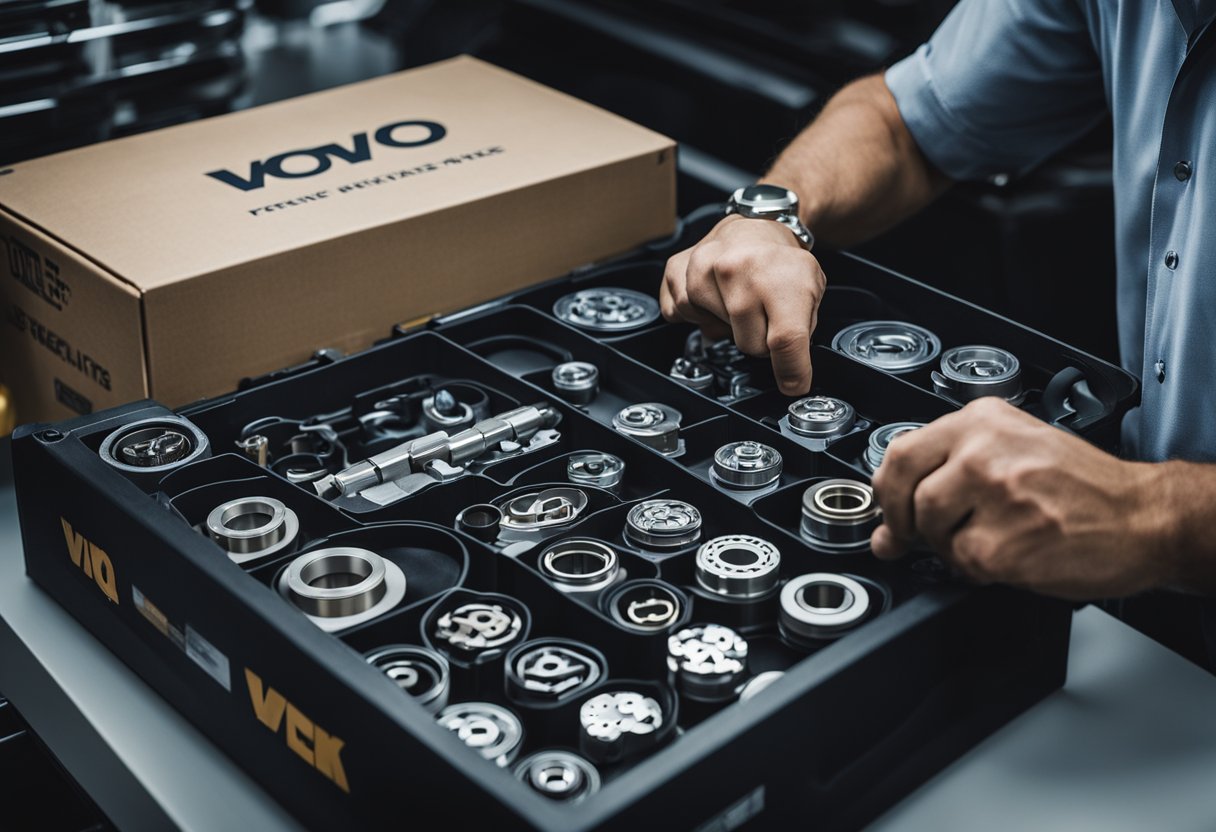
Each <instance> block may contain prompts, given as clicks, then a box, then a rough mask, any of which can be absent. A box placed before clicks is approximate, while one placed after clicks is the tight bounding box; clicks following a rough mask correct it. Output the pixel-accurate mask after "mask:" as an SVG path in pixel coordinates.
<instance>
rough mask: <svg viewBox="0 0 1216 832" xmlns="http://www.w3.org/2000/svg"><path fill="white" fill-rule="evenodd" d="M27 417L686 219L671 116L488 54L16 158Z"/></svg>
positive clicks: (434, 300) (0, 344)
mask: <svg viewBox="0 0 1216 832" xmlns="http://www.w3.org/2000/svg"><path fill="white" fill-rule="evenodd" d="M0 174H3V175H0V240H3V242H4V247H5V249H6V251H5V260H4V261H3V263H2V264H0V270H2V271H3V276H2V277H0V305H2V306H0V308H2V309H3V323H2V324H0V380H2V381H3V382H4V383H6V384H7V385H8V386H9V387H10V388H11V389H12V392H13V398H14V401H15V402H16V404H17V407H18V416H19V417H20V419H21V421H34V420H55V419H61V418H64V417H67V416H71V415H73V414H75V413H88V412H91V411H93V410H99V409H102V408H106V407H110V406H113V405H117V404H120V403H123V402H126V401H129V400H132V399H137V398H141V397H145V396H154V397H156V398H157V399H158V400H160V401H161V402H164V403H165V404H168V405H171V406H178V405H181V404H184V403H187V402H190V401H193V400H195V399H198V398H203V397H207V396H212V395H216V394H219V393H222V392H225V391H228V390H231V389H233V388H234V387H235V386H236V384H237V382H238V381H239V380H240V379H241V378H242V377H245V376H251V375H258V374H261V373H265V372H269V371H271V370H276V369H280V368H283V367H287V366H290V365H293V364H296V363H299V362H301V361H304V360H306V359H308V358H309V357H310V356H311V355H312V354H313V353H314V352H315V351H316V350H317V349H320V348H326V347H334V348H338V349H340V350H343V351H348V352H349V351H353V350H359V349H362V348H365V347H367V346H369V345H370V344H371V343H372V342H373V341H375V340H377V339H379V338H382V337H384V336H386V335H387V334H388V333H389V331H390V329H391V327H392V326H393V325H394V324H396V323H400V322H403V321H411V320H416V319H419V318H424V317H426V316H430V315H434V314H439V313H442V312H446V311H451V310H456V309H463V308H465V307H468V306H471V305H474V304H476V303H479V302H481V301H484V300H487V299H489V298H493V297H497V296H499V295H502V294H504V293H507V292H509V291H513V290H516V289H519V288H521V287H523V286H525V285H528V284H530V283H533V282H536V281H541V280H546V279H550V278H553V277H556V276H558V275H561V274H563V273H565V272H567V271H569V270H570V269H572V268H574V267H577V266H580V265H584V264H587V263H591V262H595V261H599V260H602V259H604V258H607V257H611V256H613V255H615V254H618V253H621V252H624V251H626V250H628V249H630V248H633V247H635V246H637V245H638V244H639V243H641V242H644V241H646V240H650V239H653V238H656V237H660V236H663V235H666V234H670V233H671V232H672V230H673V227H674V219H675V147H674V144H673V142H672V141H671V140H670V139H667V138H665V137H663V136H660V135H658V134H656V133H653V132H651V131H649V130H646V129H644V128H642V127H639V126H637V125H635V124H632V123H630V122H628V121H626V120H624V119H622V118H619V117H617V116H614V115H612V114H610V113H607V112H605V111H603V110H600V109H598V108H596V107H592V106H590V105H588V104H585V103H583V102H580V101H578V100H576V99H573V98H570V97H568V96H566V95H563V94H561V93H558V92H555V91H553V90H550V89H548V88H546V87H543V86H541V85H539V84H536V83H533V82H531V81H528V80H526V79H524V78H521V77H519V76H517V75H514V74H512V73H509V72H506V71H505V70H502V69H499V68H497V67H494V66H491V65H489V64H486V63H483V62H481V61H478V60H475V59H472V58H456V59H453V60H449V61H444V62H442V63H437V64H433V65H431V66H426V67H422V68H419V69H414V70H410V71H408V72H402V73H398V74H395V75H390V76H386V77H383V78H378V79H375V80H371V81H366V82H363V83H359V84H352V85H350V86H346V87H341V88H338V89H334V90H329V91H326V92H321V93H316V94H313V95H308V96H304V97H301V98H296V99H292V100H289V101H284V102H280V103H276V104H271V105H267V106H264V107H259V108H257V109H253V110H247V111H243V112H238V113H232V114H229V115H224V116H220V117H217V118H212V119H206V120H203V121H199V122H194V123H192V124H187V125H182V126H179V127H173V128H169V129H165V130H160V131H157V132H153V133H147V134H144V135H139V136H132V137H130V138H125V139H120V140H117V141H112V142H106V143H103V144H99V145H94V146H92V147H86V148H81V149H79V150H73V151H68V152H66V153H60V154H56V155H53V156H48V157H45V158H42V159H37V160H34V161H31V162H25V163H22V164H19V165H16V166H15V167H13V168H11V169H9V170H7V171H0Z"/></svg>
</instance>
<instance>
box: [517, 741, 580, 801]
mask: <svg viewBox="0 0 1216 832" xmlns="http://www.w3.org/2000/svg"><path fill="white" fill-rule="evenodd" d="M515 776H516V777H518V778H519V779H520V780H522V781H523V782H525V783H527V784H528V785H529V786H530V787H531V788H532V790H533V791H534V792H537V793H539V794H542V795H544V796H545V797H547V798H550V799H552V800H560V801H562V802H564V803H573V802H574V801H576V800H581V799H582V798H584V797H587V796H588V795H592V794H595V793H596V792H598V791H599V790H600V773H599V771H597V770H596V768H595V766H593V765H591V763H589V762H587V761H586V760H584V759H583V758H582V757H580V756H578V755H577V754H571V753H570V752H569V751H561V750H559V749H552V750H546V751H538V752H536V753H535V754H533V755H532V756H531V757H528V758H527V759H525V760H523V761H522V762H520V764H519V765H518V766H516V767H515Z"/></svg>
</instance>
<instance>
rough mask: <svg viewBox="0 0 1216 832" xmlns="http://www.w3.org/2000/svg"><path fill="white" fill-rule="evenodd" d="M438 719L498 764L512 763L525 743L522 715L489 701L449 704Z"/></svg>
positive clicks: (469, 744) (485, 756)
mask: <svg viewBox="0 0 1216 832" xmlns="http://www.w3.org/2000/svg"><path fill="white" fill-rule="evenodd" d="M436 721H437V722H438V723H439V724H440V725H442V726H443V727H444V728H447V729H448V730H449V731H451V732H452V733H453V734H455V735H456V736H457V737H459V738H460V741H461V742H463V743H464V744H465V745H467V746H468V747H469V748H471V749H473V750H474V751H476V752H477V753H478V754H480V755H481V756H482V757H483V758H485V759H487V760H489V761H490V762H492V763H494V764H495V765H497V766H498V767H499V768H506V767H507V766H508V765H510V764H511V762H512V761H513V760H514V759H515V758H516V756H518V755H519V749H520V748H521V747H522V746H523V742H524V727H523V725H522V724H521V723H520V721H519V717H517V716H516V715H515V714H513V713H511V712H510V711H508V710H507V709H506V708H503V707H500V706H498V705H494V704H492V703H490V702H460V703H458V704H456V705H448V706H447V707H446V708H444V709H443V710H442V711H440V712H439V716H438V718H437V720H436Z"/></svg>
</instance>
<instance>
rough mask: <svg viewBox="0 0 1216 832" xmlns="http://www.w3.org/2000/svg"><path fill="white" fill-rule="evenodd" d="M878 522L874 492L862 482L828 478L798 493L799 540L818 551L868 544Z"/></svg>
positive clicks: (880, 516)
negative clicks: (800, 537) (800, 494)
mask: <svg viewBox="0 0 1216 832" xmlns="http://www.w3.org/2000/svg"><path fill="white" fill-rule="evenodd" d="M880 522H882V509H881V508H880V507H879V505H878V501H877V500H876V499H874V489H873V488H871V487H870V486H869V485H867V484H866V483H864V482H858V481H857V480H848V479H832V480H824V481H823V482H817V483H815V484H814V485H812V486H811V487H809V488H808V489H807V490H806V491H804V492H802V523H801V526H800V528H799V532H800V533H801V535H802V539H803V540H805V541H806V542H807V543H810V544H811V545H812V546H814V547H816V548H818V549H827V550H842V551H844V550H852V549H864V548H866V547H867V546H869V545H870V533H871V532H873V531H874V530H875V529H876V528H878V524H879V523H880Z"/></svg>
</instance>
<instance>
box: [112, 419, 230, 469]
mask: <svg viewBox="0 0 1216 832" xmlns="http://www.w3.org/2000/svg"><path fill="white" fill-rule="evenodd" d="M209 448H210V442H208V441H207V435H206V434H204V433H203V432H202V431H201V430H199V429H198V428H196V427H195V426H194V425H192V424H191V423H190V422H187V421H186V420H185V419H182V418H181V417H179V416H156V417H154V418H151V419H140V420H139V421H138V422H132V423H131V424H129V425H124V426H122V427H121V428H118V429H117V430H114V431H112V432H111V433H110V434H109V435H108V436H106V438H105V439H103V440H102V442H101V447H100V448H98V450H97V452H98V454H99V455H100V456H101V458H102V460H103V461H104V462H105V463H106V464H107V465H110V466H112V467H114V468H117V469H118V470H119V471H124V472H126V473H128V474H159V473H164V472H166V471H172V470H173V469H174V468H178V467H180V466H182V465H186V464H187V463H190V462H194V461H195V460H196V459H199V458H200V457H202V456H203V455H204V454H206V453H207V450H208V449H209Z"/></svg>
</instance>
